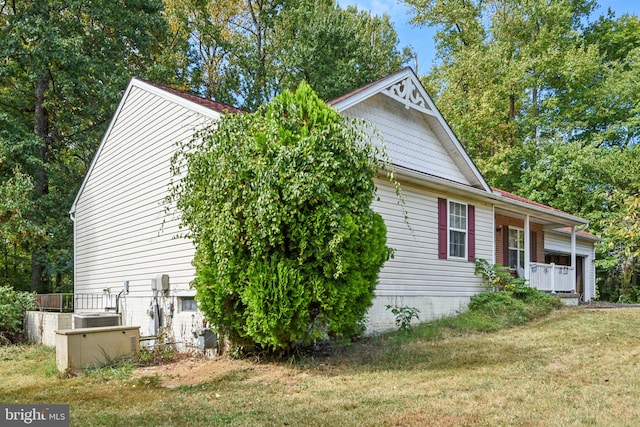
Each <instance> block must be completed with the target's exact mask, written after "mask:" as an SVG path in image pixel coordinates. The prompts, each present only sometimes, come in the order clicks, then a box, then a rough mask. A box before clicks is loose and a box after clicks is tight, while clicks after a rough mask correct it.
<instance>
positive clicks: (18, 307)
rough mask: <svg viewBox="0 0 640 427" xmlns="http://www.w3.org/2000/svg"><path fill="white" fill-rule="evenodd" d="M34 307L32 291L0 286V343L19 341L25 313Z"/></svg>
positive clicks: (34, 300)
mask: <svg viewBox="0 0 640 427" xmlns="http://www.w3.org/2000/svg"><path fill="white" fill-rule="evenodd" d="M35 308H36V299H35V294H34V293H29V292H21V291H16V290H15V289H13V288H12V287H11V286H6V285H4V286H0V319H2V321H0V345H2V344H10V343H16V342H17V341H19V339H20V337H21V335H22V328H23V321H24V316H25V313H26V311H27V310H35Z"/></svg>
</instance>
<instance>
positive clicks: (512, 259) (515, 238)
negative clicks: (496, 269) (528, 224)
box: [509, 227, 524, 269]
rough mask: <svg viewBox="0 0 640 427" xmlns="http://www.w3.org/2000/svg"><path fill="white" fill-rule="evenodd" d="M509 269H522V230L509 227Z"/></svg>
mask: <svg viewBox="0 0 640 427" xmlns="http://www.w3.org/2000/svg"><path fill="white" fill-rule="evenodd" d="M509 267H510V268H516V269H517V268H524V230H523V229H521V228H516V227H509Z"/></svg>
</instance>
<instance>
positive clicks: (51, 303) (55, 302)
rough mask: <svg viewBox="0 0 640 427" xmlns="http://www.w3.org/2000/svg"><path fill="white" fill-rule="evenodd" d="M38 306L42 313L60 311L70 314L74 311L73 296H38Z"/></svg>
mask: <svg viewBox="0 0 640 427" xmlns="http://www.w3.org/2000/svg"><path fill="white" fill-rule="evenodd" d="M36 304H37V305H38V310H40V311H59V312H60V313H70V312H72V311H73V294H67V293H58V294H38V295H36Z"/></svg>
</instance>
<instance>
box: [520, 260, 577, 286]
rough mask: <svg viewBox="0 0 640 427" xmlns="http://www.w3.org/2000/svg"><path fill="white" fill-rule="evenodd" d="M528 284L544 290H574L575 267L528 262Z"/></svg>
mask: <svg viewBox="0 0 640 427" xmlns="http://www.w3.org/2000/svg"><path fill="white" fill-rule="evenodd" d="M528 283H529V286H531V287H532V288H536V289H538V290H539V291H544V292H551V293H557V292H570V293H575V292H576V269H575V267H572V266H567V265H556V264H554V263H551V264H543V263H540V262H531V263H529V282H528Z"/></svg>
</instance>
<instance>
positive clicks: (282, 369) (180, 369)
mask: <svg viewBox="0 0 640 427" xmlns="http://www.w3.org/2000/svg"><path fill="white" fill-rule="evenodd" d="M329 369H330V368H329V367H328V366H326V365H323V364H320V365H318V366H316V367H314V368H313V369H312V370H318V371H327V370H329ZM308 374H309V372H308V371H306V370H299V369H296V368H295V367H291V366H288V365H286V364H280V365H279V364H273V363H259V362H252V361H249V360H238V359H231V358H227V357H224V356H220V357H215V358H211V359H204V358H201V357H188V358H184V359H182V360H178V361H176V362H172V363H167V364H163V365H159V366H149V367H143V368H137V369H135V370H134V372H133V378H134V379H142V378H143V377H158V380H159V384H160V385H161V386H162V387H166V388H169V389H173V388H177V387H182V386H194V385H198V384H202V383H208V382H216V381H220V380H222V379H224V378H227V377H229V376H235V377H238V376H241V377H245V378H247V380H248V381H251V382H257V383H261V384H264V383H271V382H273V381H282V380H284V381H286V380H291V379H292V378H294V377H305V376H307V375H308Z"/></svg>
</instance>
